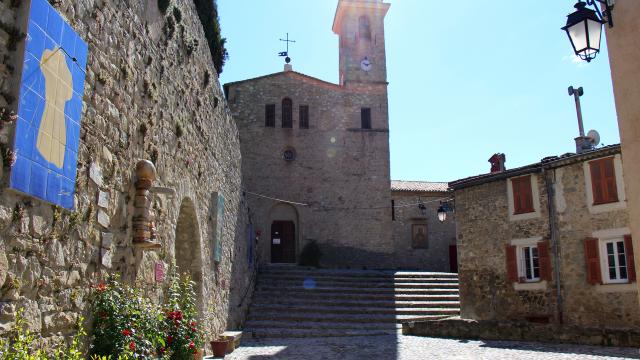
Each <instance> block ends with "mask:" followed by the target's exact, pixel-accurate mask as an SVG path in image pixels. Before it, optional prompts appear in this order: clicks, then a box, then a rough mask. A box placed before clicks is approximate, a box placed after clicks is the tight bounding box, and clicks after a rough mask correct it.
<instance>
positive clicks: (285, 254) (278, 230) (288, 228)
mask: <svg viewBox="0 0 640 360" xmlns="http://www.w3.org/2000/svg"><path fill="white" fill-rule="evenodd" d="M269 225H270V234H271V236H270V244H271V245H270V249H271V251H270V253H271V263H285V264H286V263H295V262H296V258H297V253H298V234H299V232H300V229H299V226H298V211H297V210H296V208H295V207H293V206H292V205H290V204H284V203H281V204H276V205H275V206H274V207H273V208H271V211H270V214H269Z"/></svg>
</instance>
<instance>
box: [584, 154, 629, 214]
mask: <svg viewBox="0 0 640 360" xmlns="http://www.w3.org/2000/svg"><path fill="white" fill-rule="evenodd" d="M598 159H602V158H598ZM598 159H593V160H598ZM593 160H590V161H593ZM590 161H585V162H583V163H582V168H583V172H584V183H585V191H584V192H585V193H586V195H587V207H588V208H589V213H591V214H600V213H604V212H609V211H615V210H621V209H626V208H627V196H626V194H625V191H624V177H623V173H622V158H621V157H620V154H617V155H615V156H614V157H613V169H614V170H615V172H616V187H617V188H618V189H617V190H618V201H617V202H614V203H609V204H600V205H593V184H592V183H591V168H590V166H589V162H590Z"/></svg>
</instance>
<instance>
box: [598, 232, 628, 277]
mask: <svg viewBox="0 0 640 360" xmlns="http://www.w3.org/2000/svg"><path fill="white" fill-rule="evenodd" d="M602 247H603V248H604V249H603V250H604V251H603V253H604V256H605V259H604V265H605V268H606V271H605V272H604V277H605V282H609V283H626V282H628V281H629V276H628V273H627V254H626V251H625V247H624V240H623V239H617V240H610V241H603V243H602Z"/></svg>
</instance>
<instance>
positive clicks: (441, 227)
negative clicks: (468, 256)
mask: <svg viewBox="0 0 640 360" xmlns="http://www.w3.org/2000/svg"><path fill="white" fill-rule="evenodd" d="M452 196H453V194H452V193H451V192H450V191H449V185H448V184H447V183H443V182H424V181H399V180H393V181H391V205H392V210H391V211H392V213H391V218H392V220H393V221H392V222H393V246H394V249H393V253H394V263H395V266H396V267H402V268H406V269H424V270H428V271H441V272H457V271H458V269H457V259H456V257H457V251H456V230H455V222H454V220H453V217H452V216H449V217H447V219H446V220H445V221H444V222H440V221H439V220H438V218H437V216H436V214H437V211H438V208H439V207H440V205H441V204H442V202H445V201H447V200H449V199H450V198H451V197H452Z"/></svg>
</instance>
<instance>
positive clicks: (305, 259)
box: [298, 240, 322, 267]
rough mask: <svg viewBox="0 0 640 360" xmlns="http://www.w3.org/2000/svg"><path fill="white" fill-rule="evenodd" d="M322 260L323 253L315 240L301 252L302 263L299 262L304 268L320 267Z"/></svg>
mask: <svg viewBox="0 0 640 360" xmlns="http://www.w3.org/2000/svg"><path fill="white" fill-rule="evenodd" d="M320 258H322V251H321V250H320V247H319V246H318V243H317V242H316V241H315V240H311V241H309V242H308V243H307V244H306V245H305V246H304V248H302V251H301V252H300V261H299V262H298V263H299V264H300V265H302V266H315V267H319V266H320Z"/></svg>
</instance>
